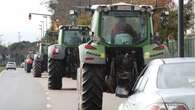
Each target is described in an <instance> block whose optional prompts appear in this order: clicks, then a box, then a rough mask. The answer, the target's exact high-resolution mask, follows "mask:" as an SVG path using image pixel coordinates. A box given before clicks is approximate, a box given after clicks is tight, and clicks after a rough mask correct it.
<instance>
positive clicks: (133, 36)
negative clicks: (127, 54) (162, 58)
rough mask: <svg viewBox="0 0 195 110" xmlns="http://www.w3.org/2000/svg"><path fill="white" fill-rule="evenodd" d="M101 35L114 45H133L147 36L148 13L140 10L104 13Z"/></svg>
mask: <svg viewBox="0 0 195 110" xmlns="http://www.w3.org/2000/svg"><path fill="white" fill-rule="evenodd" d="M101 27H102V28H101V36H102V37H103V39H104V40H105V42H106V43H108V44H112V45H133V44H137V43H141V42H143V41H144V40H145V39H146V38H147V15H146V14H141V13H140V12H129V11H128V12H126V11H125V12H124V11H122V12H121V11H111V12H107V13H103V17H102V24H101Z"/></svg>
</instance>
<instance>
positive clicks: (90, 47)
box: [85, 44, 96, 50]
mask: <svg viewBox="0 0 195 110" xmlns="http://www.w3.org/2000/svg"><path fill="white" fill-rule="evenodd" d="M85 48H86V49H92V50H95V49H96V48H95V47H94V46H92V45H91V44H86V45H85Z"/></svg>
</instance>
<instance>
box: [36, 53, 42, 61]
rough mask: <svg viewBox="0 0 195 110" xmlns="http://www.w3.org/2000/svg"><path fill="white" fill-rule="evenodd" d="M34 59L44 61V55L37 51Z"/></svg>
mask: <svg viewBox="0 0 195 110" xmlns="http://www.w3.org/2000/svg"><path fill="white" fill-rule="evenodd" d="M34 61H43V55H42V54H40V53H36V54H35V55H34Z"/></svg>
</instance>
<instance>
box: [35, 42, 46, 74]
mask: <svg viewBox="0 0 195 110" xmlns="http://www.w3.org/2000/svg"><path fill="white" fill-rule="evenodd" d="M47 50H48V44H44V43H40V44H39V52H38V53H36V54H35V55H34V60H33V76H34V77H41V75H42V73H43V72H44V71H47V59H48V55H47Z"/></svg>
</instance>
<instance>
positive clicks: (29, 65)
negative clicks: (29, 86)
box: [24, 51, 34, 73]
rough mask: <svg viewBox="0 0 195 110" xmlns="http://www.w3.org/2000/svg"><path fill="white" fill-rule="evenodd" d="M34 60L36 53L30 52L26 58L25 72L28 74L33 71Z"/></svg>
mask: <svg viewBox="0 0 195 110" xmlns="http://www.w3.org/2000/svg"><path fill="white" fill-rule="evenodd" d="M33 58H34V53H33V51H29V53H28V55H27V56H26V59H25V61H24V63H25V64H24V70H25V71H26V72H27V73H30V72H31V69H32V65H33V60H34V59H33Z"/></svg>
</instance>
